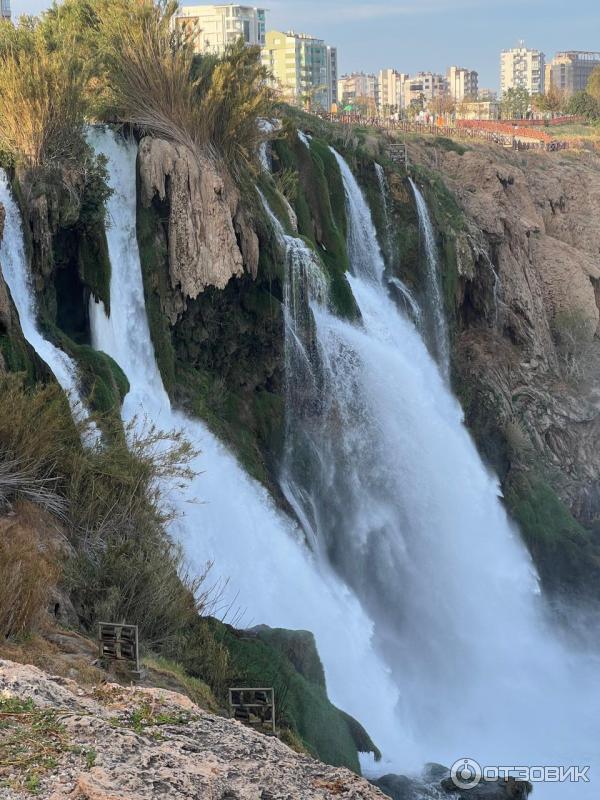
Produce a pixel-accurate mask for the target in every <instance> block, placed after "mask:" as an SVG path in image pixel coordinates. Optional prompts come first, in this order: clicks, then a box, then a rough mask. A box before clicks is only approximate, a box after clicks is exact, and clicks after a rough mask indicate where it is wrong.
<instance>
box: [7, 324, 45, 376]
mask: <svg viewBox="0 0 600 800" xmlns="http://www.w3.org/2000/svg"><path fill="white" fill-rule="evenodd" d="M0 353H2V359H3V361H4V366H5V367H6V369H7V370H8V371H9V372H23V373H25V375H26V380H27V382H28V383H32V382H33V381H34V380H35V378H36V377H38V374H37V373H38V370H37V369H36V365H35V362H34V355H33V354H32V353H31V351H30V348H29V345H28V344H27V342H26V341H25V339H24V338H23V337H22V336H21V334H20V333H19V334H16V335H15V334H14V333H3V334H0Z"/></svg>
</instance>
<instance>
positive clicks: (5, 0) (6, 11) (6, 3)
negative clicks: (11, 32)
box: [0, 0, 10, 19]
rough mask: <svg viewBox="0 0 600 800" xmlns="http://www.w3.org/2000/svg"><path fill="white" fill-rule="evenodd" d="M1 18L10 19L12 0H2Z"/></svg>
mask: <svg viewBox="0 0 600 800" xmlns="http://www.w3.org/2000/svg"><path fill="white" fill-rule="evenodd" d="M0 19H10V0H0Z"/></svg>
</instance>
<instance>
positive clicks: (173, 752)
mask: <svg viewBox="0 0 600 800" xmlns="http://www.w3.org/2000/svg"><path fill="white" fill-rule="evenodd" d="M0 703H4V704H5V709H4V710H9V709H10V711H9V715H8V716H5V717H4V722H5V726H4V728H3V736H9V735H10V733H11V731H12V732H14V733H17V732H19V731H20V733H21V734H23V736H22V739H21V741H23V742H24V745H23V748H22V750H21V753H20V759H19V762H20V763H21V764H22V765H23V767H21V768H20V767H19V765H18V764H16V763H15V764H14V765H12V766H7V765H4V766H1V767H0V778H1V780H2V782H6V781H8V782H9V783H11V784H12V785H13V786H15V787H18V786H19V785H21V784H23V783H24V782H26V781H29V782H30V783H29V785H30V786H31V785H33V784H32V783H31V781H35V787H36V796H38V797H40V798H43V799H44V800H151V799H152V800H154V798H157V797H160V798H161V800H185V798H190V800H192V798H193V800H197V798H207V800H208V798H211V800H329V798H338V797H343V798H346V800H381V798H383V797H384V795H382V794H381V792H380V791H379V790H378V789H376V788H375V787H373V786H371V785H370V784H369V783H367V781H365V780H363V779H362V778H359V777H358V776H357V775H355V774H354V773H352V772H350V771H349V770H346V769H339V768H335V767H328V766H325V765H324V764H321V763H320V762H318V761H314V760H313V759H311V758H309V757H308V756H302V755H298V754H297V753H295V752H293V751H292V750H290V749H289V748H288V747H287V746H286V745H284V744H282V743H281V742H280V741H278V740H277V739H274V738H271V737H267V736H263V735H262V734H259V733H255V732H254V731H252V730H249V729H247V728H244V727H243V726H242V725H241V724H240V723H237V722H234V721H232V720H228V719H223V718H221V717H216V716H213V715H211V714H208V713H206V712H205V711H202V710H201V709H200V708H198V707H197V706H196V705H194V703H192V701H191V700H190V699H189V698H187V697H185V696H183V695H179V694H176V693H174V692H170V691H167V690H163V689H142V688H136V687H131V688H123V687H121V686H117V685H113V684H104V685H101V686H98V687H97V688H96V689H95V690H94V691H93V692H92V691H87V690H84V689H82V688H81V687H80V686H79V685H78V684H76V683H74V682H73V681H71V680H68V679H65V678H58V677H52V676H50V675H47V674H46V673H44V672H42V671H41V670H39V669H37V668H35V667H30V666H22V665H20V664H15V663H13V662H10V661H0ZM44 711H46V712H49V713H48V714H43V712H44ZM40 712H41V713H40ZM36 720H37V722H38V723H39V726H42V727H43V726H45V728H46V731H47V732H46V743H47V745H46V746H45V747H44V752H43V753H42V752H41V751H39V748H38V743H37V742H36V741H35V740H34V739H33V738H31V737H29V736H28V735H27V730H28V726H31V725H33V724H34V722H35V721H36ZM39 730H40V728H38V734H37V736H38V739H39V736H40V733H39ZM38 755H39V760H36V759H37V756H38ZM50 756H51V758H50ZM38 763H39V766H38V767H35V768H34V766H33V765H34V764H38ZM32 776H34V777H32ZM15 796H16V793H15V792H14V791H13V790H12V789H0V798H2V800H8V798H12V797H15Z"/></svg>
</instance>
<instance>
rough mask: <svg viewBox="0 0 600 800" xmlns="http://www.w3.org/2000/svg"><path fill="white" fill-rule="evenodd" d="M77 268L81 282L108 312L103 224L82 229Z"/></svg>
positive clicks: (107, 262) (108, 298)
mask: <svg viewBox="0 0 600 800" xmlns="http://www.w3.org/2000/svg"><path fill="white" fill-rule="evenodd" d="M78 255H79V269H80V274H81V278H82V280H83V282H84V283H85V284H86V285H87V286H88V287H89V289H90V291H91V292H92V295H93V296H94V297H95V298H96V300H101V301H102V302H103V303H104V307H105V309H106V313H107V314H110V273H111V266H110V256H109V254H108V242H107V240H106V231H105V229H104V227H103V226H96V227H95V228H92V229H90V230H88V231H82V232H81V235H80V236H79V254H78Z"/></svg>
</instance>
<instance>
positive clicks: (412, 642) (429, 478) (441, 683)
mask: <svg viewBox="0 0 600 800" xmlns="http://www.w3.org/2000/svg"><path fill="white" fill-rule="evenodd" d="M336 157H337V159H338V163H339V165H340V169H341V171H342V177H343V180H344V186H345V190H346V196H347V213H348V227H349V236H348V244H349V250H350V259H351V268H352V274H351V275H350V276H349V281H350V284H351V287H352V290H353V293H354V296H355V298H356V301H357V303H358V306H359V308H360V311H361V315H362V324H356V325H352V324H349V323H348V322H345V321H342V320H340V319H338V318H336V317H335V316H334V315H333V314H331V313H330V311H329V310H328V309H327V308H326V307H325V306H324V305H322V304H320V303H319V302H318V299H317V298H314V299H313V302H312V310H313V314H314V319H315V323H316V328H315V332H314V335H315V336H316V344H315V347H314V348H313V352H314V353H315V354H316V356H317V363H315V362H314V361H312V359H311V363H312V372H313V374H315V375H319V376H320V383H319V385H318V386H317V391H316V393H315V394H314V395H313V396H312V397H310V398H309V397H307V391H308V390H307V386H308V384H307V383H306V382H302V384H301V391H300V392H299V393H298V395H297V396H296V397H294V396H292V397H290V398H289V400H288V406H289V408H288V413H289V417H290V419H289V423H288V429H289V435H290V436H291V437H292V438H291V442H292V444H293V447H292V448H291V456H292V458H290V448H288V458H287V464H286V470H285V471H284V481H283V488H284V491H286V493H287V495H288V497H289V499H290V501H291V502H292V503H293V504H294V506H295V507H297V508H299V509H300V511H299V518H301V519H303V520H307V521H308V524H309V525H310V528H311V530H312V532H313V538H314V541H315V547H316V549H317V552H318V553H319V554H320V556H321V558H322V559H323V560H326V561H327V562H329V563H330V564H331V565H332V566H333V567H334V569H336V571H337V572H338V574H340V576H341V577H343V579H344V580H345V581H346V582H347V584H348V585H349V586H350V587H351V588H352V589H353V591H354V592H355V594H356V596H357V597H358V598H359V599H360V600H361V602H362V604H363V606H364V607H365V609H366V610H367V612H368V613H369V616H370V617H371V618H372V619H373V620H374V622H375V641H376V643H377V646H378V648H379V651H380V652H381V653H382V655H383V656H384V657H385V659H386V661H387V663H388V664H389V666H390V669H391V671H392V676H393V679H394V681H395V682H396V685H397V686H398V688H399V691H400V694H401V699H400V704H399V718H398V725H399V726H401V727H402V730H403V733H404V736H405V745H404V749H403V750H402V751H394V750H393V749H392V748H390V747H386V745H387V743H386V742H384V743H383V745H384V748H385V749H386V756H387V758H388V760H389V762H390V763H389V764H388V765H387V767H388V769H393V768H396V769H400V770H402V769H404V770H406V769H410V768H412V769H415V770H416V769H418V768H419V766H421V765H422V764H423V763H424V762H425V761H428V760H431V759H435V760H437V761H440V762H441V763H446V764H451V763H453V762H454V761H455V760H456V759H458V758H460V757H465V758H466V757H470V758H476V759H478V760H479V762H480V763H481V764H484V765H490V766H492V765H511V764H515V765H519V764H529V765H534V764H544V765H554V764H557V765H565V764H566V765H570V764H577V765H587V764H590V763H592V761H595V762H596V763H598V761H599V760H600V759H599V758H598V753H597V744H596V742H597V738H598V732H599V728H600V724H599V715H598V711H599V694H600V693H599V692H598V688H597V685H596V679H595V668H597V665H594V664H593V663H592V662H589V663H588V662H587V661H586V660H584V658H583V656H576V655H575V654H570V655H568V654H567V653H566V652H565V651H564V650H563V647H562V645H561V644H559V642H558V641H557V640H556V639H555V638H554V637H553V635H552V633H551V630H550V626H549V625H548V624H547V621H546V619H545V612H544V607H543V600H542V598H541V597H540V595H539V591H538V586H537V577H536V574H535V571H534V568H533V566H532V563H531V560H530V558H529V556H528V555H527V553H526V551H525V548H524V547H523V545H522V543H521V542H520V539H519V536H518V534H517V532H516V531H515V530H514V529H513V527H512V526H511V524H510V522H509V520H508V519H507V516H506V513H505V511H504V509H503V507H502V505H501V503H500V501H499V487H498V483H497V480H496V479H495V478H494V477H493V476H491V475H490V474H489V473H488V472H487V471H486V470H485V468H484V467H483V465H482V463H481V461H480V459H479V456H478V454H477V451H476V449H475V447H474V445H473V443H472V441H471V439H470V437H469V435H468V433H467V431H466V430H465V428H464V427H463V424H462V414H461V410H460V407H459V405H458V403H457V402H456V401H455V400H454V398H453V397H452V396H451V395H450V393H449V391H448V389H447V386H446V383H445V381H444V379H443V378H442V376H441V375H440V371H439V370H438V368H437V367H436V364H435V363H434V362H433V360H432V359H431V357H430V356H429V354H428V352H427V350H426V348H425V346H424V343H423V341H422V340H421V338H420V337H419V335H418V334H417V332H416V330H415V328H414V326H413V325H412V324H411V323H410V322H409V321H408V320H407V319H405V318H404V317H403V316H402V315H401V314H400V313H399V312H398V310H397V308H396V306H395V305H394V303H393V302H392V301H391V300H390V299H389V297H388V293H387V290H386V287H385V280H384V265H383V259H382V257H381V253H380V251H379V248H378V246H377V242H376V238H375V231H374V227H373V223H372V220H371V217H370V213H369V210H368V207H367V205H366V202H365V200H364V198H363V196H362V193H361V191H360V189H359V187H358V185H357V183H356V180H355V178H354V176H353V175H352V173H351V171H350V169H349V168H348V166H347V164H346V163H345V162H344V160H343V159H342V158H341V157H340V156H339V155H337V154H336ZM289 313H290V315H291V316H294V317H295V318H298V312H297V310H293V309H291V308H290V309H289ZM295 332H296V334H297V335H298V328H297V327H296V331H295ZM304 353H305V354H310V348H307V347H304ZM290 363H291V364H293V362H290ZM296 384H297V382H296V381H293V380H292V381H291V382H290V387H291V390H292V392H293V391H294V387H295V386H296ZM311 409H315V411H314V413H313V412H312V411H311ZM298 443H300V445H298ZM294 448H295V449H296V452H297V459H296V460H294V459H293V455H294ZM552 790H553V786H552V785H551V784H546V785H544V786H543V787H539V788H537V789H536V794H537V795H538V796H541V797H546V796H557V795H558V796H560V797H567V796H569V790H572V791H573V796H574V797H584V796H587V795H586V794H585V791H586V785H585V784H577V785H573V786H565V785H564V784H563V785H560V789H558V790H556V794H555V795H552Z"/></svg>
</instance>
